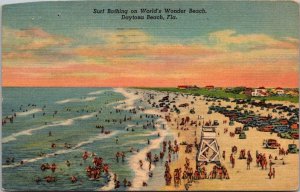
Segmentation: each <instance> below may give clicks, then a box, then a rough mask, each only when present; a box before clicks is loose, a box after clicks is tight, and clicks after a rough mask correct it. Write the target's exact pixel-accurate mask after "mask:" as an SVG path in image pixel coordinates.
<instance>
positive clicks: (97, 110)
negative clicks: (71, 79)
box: [2, 88, 172, 191]
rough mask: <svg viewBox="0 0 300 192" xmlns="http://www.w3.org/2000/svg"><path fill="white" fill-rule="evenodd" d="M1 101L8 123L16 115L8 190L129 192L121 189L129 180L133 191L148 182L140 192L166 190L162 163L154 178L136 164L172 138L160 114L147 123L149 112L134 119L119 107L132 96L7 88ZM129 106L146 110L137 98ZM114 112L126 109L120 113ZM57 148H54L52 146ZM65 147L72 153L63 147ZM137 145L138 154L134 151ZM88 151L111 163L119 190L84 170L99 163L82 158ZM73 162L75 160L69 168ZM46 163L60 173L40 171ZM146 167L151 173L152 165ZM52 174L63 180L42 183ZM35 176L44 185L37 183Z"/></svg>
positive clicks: (8, 144)
mask: <svg viewBox="0 0 300 192" xmlns="http://www.w3.org/2000/svg"><path fill="white" fill-rule="evenodd" d="M2 97H3V103H2V120H3V119H5V118H6V117H10V116H12V115H14V114H16V117H15V118H14V119H13V122H12V123H11V122H9V121H7V122H6V123H5V124H4V125H3V126H2V185H3V188H4V189H5V190H26V191H28V190H29V191H30V190H40V191H41V190H42V191H53V190H60V191H61V190H63V191H66V190H80V191H83V190H85V191H99V190H121V191H124V190H127V189H128V187H126V188H125V187H123V184H122V181H123V179H124V178H126V179H127V180H128V181H131V182H132V184H133V186H132V188H131V189H135V190H138V189H141V187H142V186H141V183H142V181H145V182H147V183H148V187H145V188H142V190H154V189H159V188H160V187H161V186H163V182H161V181H162V179H163V171H162V168H163V163H162V162H158V163H157V165H156V166H153V167H155V168H154V169H153V174H154V177H152V178H149V177H148V172H147V171H146V168H145V170H138V167H137V164H136V161H137V159H141V160H144V159H145V153H146V152H148V151H151V152H152V153H153V154H154V153H159V151H160V147H161V145H162V141H163V140H164V139H166V140H167V139H171V138H172V135H169V134H168V132H167V131H165V130H162V129H161V128H162V124H164V121H163V120H162V119H160V118H159V116H157V115H153V116H151V118H145V116H146V113H145V112H143V111H140V110H139V111H137V113H136V114H133V113H131V112H130V110H129V109H130V108H127V109H122V108H121V107H120V105H122V103H123V102H124V101H126V99H127V100H128V98H126V97H125V96H124V95H123V94H122V93H120V92H118V91H115V89H113V88H3V89H2ZM131 101H132V103H131V102H129V103H128V105H129V104H130V105H132V106H131V108H134V107H146V106H144V105H143V102H141V101H139V100H138V99H131ZM116 109H120V112H118V113H116ZM141 116H142V118H141ZM148 117H149V116H148ZM128 118H130V119H129V120H127V119H128ZM112 119H115V121H114V122H113V121H112ZM124 119H126V121H124ZM152 119H153V121H154V122H156V126H155V128H153V127H147V129H145V127H144V128H143V125H145V124H147V123H148V122H147V121H149V122H150V121H152ZM120 121H121V123H120ZM96 126H103V127H104V130H105V131H109V132H110V133H109V134H103V133H101V129H99V128H96ZM158 130H160V134H161V135H160V137H158V135H157V133H158ZM50 132H51V136H49V135H50ZM116 138H118V144H116ZM148 139H149V140H150V144H148V142H147V141H148ZM52 144H55V145H56V147H55V148H52V147H51V145H52ZM65 144H67V145H70V148H65ZM131 148H133V149H134V150H137V149H138V152H133V153H132V152H130V149H131ZM85 151H87V152H89V153H92V152H94V153H95V154H96V155H97V156H100V157H102V158H103V159H104V163H108V164H109V170H110V174H111V175H112V174H114V173H115V174H117V176H118V180H119V181H120V183H121V187H120V188H118V189H114V183H113V182H112V178H111V179H110V180H109V177H108V176H107V175H105V174H104V173H103V174H102V176H101V178H100V179H98V180H90V179H89V178H88V176H87V175H86V171H85V169H86V167H87V166H89V165H91V166H92V165H93V163H92V157H89V158H88V159H87V160H86V161H84V160H83V159H82V154H83V153H84V152H85ZM118 151H123V152H125V155H126V158H125V162H122V161H121V160H120V161H119V162H117V161H116V158H115V154H116V153H117V152H118ZM9 158H10V159H12V158H14V162H13V163H12V162H9V163H8V162H6V161H7V160H8V159H9ZM67 160H68V161H69V162H70V163H71V166H69V167H68V166H67V165H66V161H67ZM21 161H23V162H24V164H23V165H20V162H21ZM43 163H49V164H52V163H55V164H56V165H57V169H56V171H55V172H54V173H52V172H51V171H50V170H47V171H41V169H40V166H41V165H42V164H43ZM145 167H147V168H148V164H147V165H145ZM46 176H55V177H56V178H57V181H56V182H53V183H47V182H45V181H44V179H43V178H44V177H46ZM71 176H76V177H77V179H78V182H76V183H72V182H71V180H70V178H71ZM37 177H39V178H41V179H42V181H41V182H39V183H37V182H36V181H35V179H36V178H37Z"/></svg>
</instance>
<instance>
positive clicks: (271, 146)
mask: <svg viewBox="0 0 300 192" xmlns="http://www.w3.org/2000/svg"><path fill="white" fill-rule="evenodd" d="M279 146H280V144H279V143H277V141H276V140H275V139H268V140H267V141H266V143H265V147H266V148H268V149H277V148H278V147H279Z"/></svg>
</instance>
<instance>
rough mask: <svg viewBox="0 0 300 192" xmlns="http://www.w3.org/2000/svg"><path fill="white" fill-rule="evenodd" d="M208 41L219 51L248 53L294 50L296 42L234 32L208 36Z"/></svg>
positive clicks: (221, 32) (219, 32)
mask: <svg viewBox="0 0 300 192" xmlns="http://www.w3.org/2000/svg"><path fill="white" fill-rule="evenodd" d="M208 40H209V41H210V42H211V43H213V44H214V46H216V47H218V48H221V49H229V50H234V51H249V50H254V49H256V50H257V49H267V48H274V49H287V48H288V49H294V48H297V46H298V45H297V44H298V42H299V41H298V40H297V39H294V38H289V37H287V38H283V39H276V38H273V37H271V36H269V35H266V34H237V32H236V31H234V30H222V31H217V32H213V33H210V34H209V37H208Z"/></svg>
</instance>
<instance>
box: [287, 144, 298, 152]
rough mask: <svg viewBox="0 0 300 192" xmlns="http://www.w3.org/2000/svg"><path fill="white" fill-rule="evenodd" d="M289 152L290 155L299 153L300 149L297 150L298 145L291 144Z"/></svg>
mask: <svg viewBox="0 0 300 192" xmlns="http://www.w3.org/2000/svg"><path fill="white" fill-rule="evenodd" d="M288 152H289V153H298V152H299V149H297V145H296V144H289V145H288Z"/></svg>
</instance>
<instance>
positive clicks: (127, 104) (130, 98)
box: [114, 88, 141, 110]
mask: <svg viewBox="0 0 300 192" xmlns="http://www.w3.org/2000/svg"><path fill="white" fill-rule="evenodd" d="M114 91H115V92H117V93H121V94H122V95H123V96H124V97H126V99H125V100H123V102H122V103H121V104H119V105H118V106H115V107H114V108H115V109H127V110H129V109H133V108H135V106H134V102H135V101H136V100H138V99H140V98H141V96H140V95H136V94H134V93H133V92H134V91H133V90H128V89H124V88H115V89H114Z"/></svg>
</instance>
